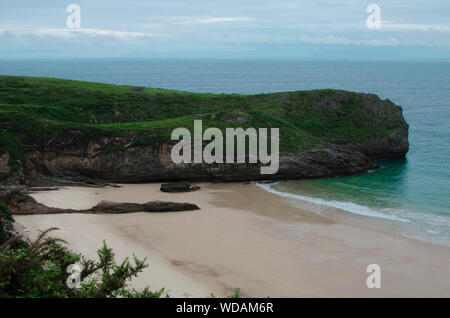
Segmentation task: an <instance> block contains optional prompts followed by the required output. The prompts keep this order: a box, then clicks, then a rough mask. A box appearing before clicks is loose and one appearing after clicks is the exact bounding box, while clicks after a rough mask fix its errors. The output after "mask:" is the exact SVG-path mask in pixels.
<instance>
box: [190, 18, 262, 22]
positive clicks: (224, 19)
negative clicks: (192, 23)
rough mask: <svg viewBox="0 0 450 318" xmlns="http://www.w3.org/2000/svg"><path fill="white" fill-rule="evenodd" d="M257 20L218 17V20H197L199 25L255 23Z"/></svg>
mask: <svg viewBox="0 0 450 318" xmlns="http://www.w3.org/2000/svg"><path fill="white" fill-rule="evenodd" d="M254 20H255V19H252V18H247V17H217V18H205V19H200V20H197V21H196V22H197V23H220V22H242V21H244V22H248V21H254Z"/></svg>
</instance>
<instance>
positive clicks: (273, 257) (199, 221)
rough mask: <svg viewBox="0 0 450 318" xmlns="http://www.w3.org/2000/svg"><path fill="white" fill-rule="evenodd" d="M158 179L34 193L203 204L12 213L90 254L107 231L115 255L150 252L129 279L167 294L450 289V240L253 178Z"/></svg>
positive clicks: (89, 202)
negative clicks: (163, 183) (319, 205)
mask: <svg viewBox="0 0 450 318" xmlns="http://www.w3.org/2000/svg"><path fill="white" fill-rule="evenodd" d="M159 186H160V185H159V184H130V185H122V187H121V188H112V187H107V188H101V189H97V188H80V187H71V188H64V189H61V190H58V191H48V192H38V193H34V194H33V197H34V198H35V199H36V200H38V201H39V202H41V203H44V204H47V205H49V206H54V207H61V208H74V209H84V208H89V207H91V206H93V205H95V204H96V203H98V202H100V201H101V200H110V201H121V202H141V203H143V202H146V201H151V200H164V201H175V202H189V203H195V204H197V205H198V206H199V207H200V208H201V210H200V211H191V212H174V213H132V214H123V215H107V214H104V215H88V214H59V215H27V216H15V219H16V221H18V222H20V223H21V224H23V225H24V227H25V230H26V231H29V233H30V235H31V236H35V235H36V234H37V232H38V230H39V229H46V228H49V227H53V226H56V227H59V228H60V229H61V230H60V231H58V232H55V236H58V237H61V238H63V239H65V240H66V241H68V242H69V243H70V248H71V249H73V250H74V251H76V252H80V253H83V254H84V255H86V256H88V257H90V258H95V257H96V250H97V249H98V248H99V247H100V246H101V244H102V241H103V240H105V241H106V242H107V244H108V245H109V246H110V247H112V248H113V249H114V252H115V253H116V256H117V259H118V260H122V259H123V258H125V257H127V256H131V255H132V253H135V254H136V256H138V257H140V258H143V257H147V258H148V262H149V264H150V266H149V268H147V269H146V270H145V271H144V272H143V273H142V274H141V275H139V277H138V278H137V279H135V280H133V283H132V285H133V287H135V288H142V287H144V286H147V285H150V287H151V289H153V290H156V289H159V288H162V287H165V288H166V291H167V292H168V293H169V294H170V296H171V297H208V296H210V294H211V293H212V294H214V295H215V296H217V297H221V296H228V295H231V294H232V293H233V290H234V288H240V289H241V292H242V295H243V296H249V297H267V296H270V297H431V296H434V297H449V296H450V266H449V264H450V248H449V247H445V246H438V245H432V244H430V243H425V242H421V241H417V240H413V239H409V238H405V237H402V236H401V235H397V234H393V233H390V232H387V231H383V230H381V229H380V230H379V229H376V228H373V226H372V227H367V226H365V225H364V222H353V221H352V222H345V220H342V221H341V220H336V219H334V218H333V219H331V218H329V217H327V216H323V215H318V214H317V213H315V212H314V211H309V210H306V209H302V208H299V207H298V206H296V205H297V204H296V203H295V202H293V201H292V200H290V199H286V198H282V197H279V196H277V195H275V194H272V193H268V192H266V191H264V190H262V189H260V188H258V187H256V186H255V185H254V184H209V183H207V184H200V186H201V187H202V189H201V190H200V191H197V192H191V193H171V194H169V193H163V192H160V191H159ZM353 219H357V218H353ZM369 264H379V265H380V267H381V288H380V289H369V288H368V287H367V286H366V279H367V277H368V275H369V274H368V273H366V268H367V266H368V265H369Z"/></svg>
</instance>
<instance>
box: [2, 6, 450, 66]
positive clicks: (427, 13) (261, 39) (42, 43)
mask: <svg viewBox="0 0 450 318" xmlns="http://www.w3.org/2000/svg"><path fill="white" fill-rule="evenodd" d="M72 3H73V4H78V5H79V6H80V8H81V28H80V29H69V28H68V27H67V23H66V20H67V18H68V16H69V15H70V13H67V11H66V10H67V7H68V6H69V5H70V4H72ZM370 4H378V5H379V7H380V8H381V28H379V29H370V28H368V27H367V25H366V20H367V18H368V16H369V15H370V13H367V12H366V9H367V7H368V5H370ZM132 56H137V57H152V56H159V57H161V56H198V57H203V56H218V57H226V56H230V57H235V56H241V57H299V58H328V59H341V58H349V59H365V58H370V59H373V58H380V59H384V58H393V59H403V58H437V59H450V1H448V0H427V1H423V0H380V1H373V0H372V1H361V0H328V1H320V0H271V1H269V0H160V1H153V0H129V1H114V0H69V1H64V0H45V1H44V0H42V1H36V0H1V3H0V58H20V57H132Z"/></svg>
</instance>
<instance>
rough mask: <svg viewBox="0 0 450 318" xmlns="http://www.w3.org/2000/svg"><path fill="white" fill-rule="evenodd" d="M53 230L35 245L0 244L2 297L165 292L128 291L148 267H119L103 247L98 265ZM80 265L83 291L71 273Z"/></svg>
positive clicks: (137, 262) (137, 263)
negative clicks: (73, 283)
mask: <svg viewBox="0 0 450 318" xmlns="http://www.w3.org/2000/svg"><path fill="white" fill-rule="evenodd" d="M51 230H54V229H49V230H47V231H44V232H42V233H41V235H40V236H39V237H38V238H37V239H36V240H35V241H32V242H24V241H22V240H20V239H19V238H17V237H15V236H12V235H11V237H10V238H9V239H8V240H6V241H4V242H3V243H2V244H0V297H3V298H4V297H27V298H35V297H39V298H47V297H53V298H54V297H58V298H68V297H70V298H79V297H83V298H92V297H95V298H114V297H130V298H137V297H139V298H159V297H161V296H162V295H163V293H164V289H161V290H159V291H156V292H152V291H151V290H150V289H149V287H146V288H145V289H143V290H135V289H128V288H127V284H128V283H129V281H130V280H131V278H133V277H136V276H137V275H138V274H139V273H140V272H142V270H143V269H144V268H146V267H147V266H148V265H147V264H146V263H145V261H146V260H145V259H144V260H139V259H137V258H136V257H135V256H134V265H132V264H131V263H130V261H129V260H128V259H126V260H124V261H123V262H122V263H120V264H117V263H116V262H115V260H114V253H113V252H112V250H111V249H110V248H108V247H107V245H106V243H103V247H102V248H100V249H99V250H98V252H97V253H98V258H99V260H98V261H92V260H89V259H86V258H85V257H83V256H81V255H79V254H75V253H72V252H70V251H69V250H68V249H67V248H66V247H64V246H63V245H62V244H61V243H63V241H62V240H60V239H56V238H52V237H48V236H47V234H48V232H49V231H51ZM75 263H79V264H80V265H81V268H82V269H83V270H82V271H81V273H80V281H81V283H80V285H79V288H77V287H74V286H75V285H74V286H71V285H69V284H68V281H69V282H70V281H71V278H72V277H70V275H71V273H69V272H68V271H67V269H68V268H69V266H70V265H72V264H75Z"/></svg>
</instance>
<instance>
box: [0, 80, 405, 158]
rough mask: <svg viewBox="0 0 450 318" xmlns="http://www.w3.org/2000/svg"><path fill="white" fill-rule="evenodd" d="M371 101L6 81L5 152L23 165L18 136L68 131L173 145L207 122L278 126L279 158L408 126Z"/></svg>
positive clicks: (2, 84)
mask: <svg viewBox="0 0 450 318" xmlns="http://www.w3.org/2000/svg"><path fill="white" fill-rule="evenodd" d="M367 96H368V95H363V94H358V93H353V92H345V91H336V90H314V91H299V92H285V93H274V94H260V95H238V94H205V93H201V94H200V93H189V92H181V91H172V90H165V89H156V88H143V87H132V86H124V85H110V84H101V83H91V82H81V81H72V80H61V79H52V78H36V77H21V76H0V127H1V131H2V132H3V135H2V137H0V151H3V152H4V151H9V150H11V149H12V150H13V152H14V153H15V155H14V156H15V157H14V160H19V161H20V160H22V159H23V158H22V157H21V156H20V155H17V153H18V152H17V151H16V150H17V149H18V148H15V147H16V146H14V144H17V142H16V141H14V142H12V141H11V140H12V139H11V138H13V136H18V137H19V139H23V138H25V137H26V136H32V137H33V138H34V139H36V138H49V137H50V136H53V135H57V134H61V133H64V132H66V131H69V130H77V131H81V132H82V133H83V134H85V135H86V136H88V137H89V138H94V139H95V138H100V137H103V136H132V137H130V138H132V139H133V141H132V143H131V144H130V143H127V145H128V147H129V146H145V145H149V144H153V143H159V142H167V141H169V140H170V135H171V132H172V130H173V129H175V128H177V127H186V128H190V129H192V128H193V121H194V120H195V119H202V120H203V128H204V129H206V128H208V127H218V128H220V129H222V130H223V131H225V128H226V127H243V128H247V127H255V128H260V127H267V128H271V127H277V128H279V129H280V151H281V152H282V153H289V154H295V153H298V152H301V151H306V150H310V149H314V148H320V147H326V146H327V145H329V144H330V143H337V144H358V143H360V142H362V141H363V140H367V139H370V138H378V137H383V136H386V135H388V134H390V133H392V132H393V131H394V130H395V129H396V128H398V127H399V126H401V125H406V123H405V122H404V121H403V119H402V117H401V116H397V115H393V114H394V113H395V114H397V113H398V112H399V109H398V106H395V105H393V104H392V103H391V102H389V101H381V100H380V99H378V98H376V97H373V98H372V97H371V98H372V99H371V100H369V98H368V97H367ZM368 100H369V102H368ZM372 104H376V105H377V106H376V107H372V106H371V105H372ZM5 133H6V134H7V135H5ZM8 140H9V141H8ZM19 144H20V142H19ZM17 146H19V145H17ZM125 146H126V145H117V144H113V145H107V146H105V148H104V149H103V151H102V153H105V152H110V151H123V150H124V149H125V148H126V147H125ZM2 149H3V150H2ZM14 149H16V150H14ZM19 152H20V151H19Z"/></svg>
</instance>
